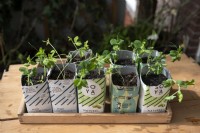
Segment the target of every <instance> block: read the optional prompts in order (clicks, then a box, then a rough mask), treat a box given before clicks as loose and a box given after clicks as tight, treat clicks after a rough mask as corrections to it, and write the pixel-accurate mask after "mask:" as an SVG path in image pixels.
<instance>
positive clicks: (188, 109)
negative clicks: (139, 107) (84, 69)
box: [1, 100, 200, 133]
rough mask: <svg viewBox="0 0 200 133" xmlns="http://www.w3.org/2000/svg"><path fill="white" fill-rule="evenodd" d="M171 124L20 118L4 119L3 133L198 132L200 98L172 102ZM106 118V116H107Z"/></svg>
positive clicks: (199, 124) (199, 126)
mask: <svg viewBox="0 0 200 133" xmlns="http://www.w3.org/2000/svg"><path fill="white" fill-rule="evenodd" d="M171 106H172V112H173V118H172V121H171V123H170V124H45V125H44V124H20V123H19V121H18V120H12V121H3V122H1V124H2V132H1V133H26V132H29V133H44V132H48V133H55V132H59V133H66V132H70V133H73V132H76V133H94V132H95V133H108V132H111V133H112V132H114V133H122V132H124V133H133V132H134V133H138V132H139V133H141V132H142V133H150V132H159V133H161V132H173V133H178V132H181V133H198V132H199V131H200V113H199V110H200V100H192V101H184V102H182V103H181V104H180V103H177V102H174V103H171ZM105 119H106V118H105Z"/></svg>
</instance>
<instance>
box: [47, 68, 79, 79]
mask: <svg viewBox="0 0 200 133" xmlns="http://www.w3.org/2000/svg"><path fill="white" fill-rule="evenodd" d="M59 74H60V71H58V70H54V69H53V70H52V72H51V74H50V76H49V79H54V80H56V79H73V78H74V76H75V72H72V71H70V70H66V71H63V74H60V76H59ZM58 76H59V77H58Z"/></svg>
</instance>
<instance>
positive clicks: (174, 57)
mask: <svg viewBox="0 0 200 133" xmlns="http://www.w3.org/2000/svg"><path fill="white" fill-rule="evenodd" d="M182 53H183V48H182V47H181V46H179V48H178V49H177V50H171V51H170V53H169V55H170V56H171V58H172V62H175V61H177V60H178V61H180V59H181V55H182Z"/></svg>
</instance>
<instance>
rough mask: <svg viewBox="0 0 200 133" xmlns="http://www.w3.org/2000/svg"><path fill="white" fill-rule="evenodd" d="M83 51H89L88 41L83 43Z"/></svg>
mask: <svg viewBox="0 0 200 133" xmlns="http://www.w3.org/2000/svg"><path fill="white" fill-rule="evenodd" d="M84 49H85V50H88V49H89V45H88V41H85V42H84Z"/></svg>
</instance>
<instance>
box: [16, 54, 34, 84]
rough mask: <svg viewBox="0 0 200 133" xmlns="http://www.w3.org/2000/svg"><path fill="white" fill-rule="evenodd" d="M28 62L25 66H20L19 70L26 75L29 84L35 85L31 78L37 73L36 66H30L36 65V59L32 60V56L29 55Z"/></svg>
mask: <svg viewBox="0 0 200 133" xmlns="http://www.w3.org/2000/svg"><path fill="white" fill-rule="evenodd" d="M27 61H28V62H27V63H25V64H24V67H20V68H19V71H20V72H22V74H23V75H24V76H26V83H27V85H28V86H30V85H33V82H32V80H31V78H32V77H35V76H36V75H37V72H36V67H33V68H29V67H30V66H31V65H36V63H35V62H34V61H32V60H31V58H30V56H28V57H27Z"/></svg>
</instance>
